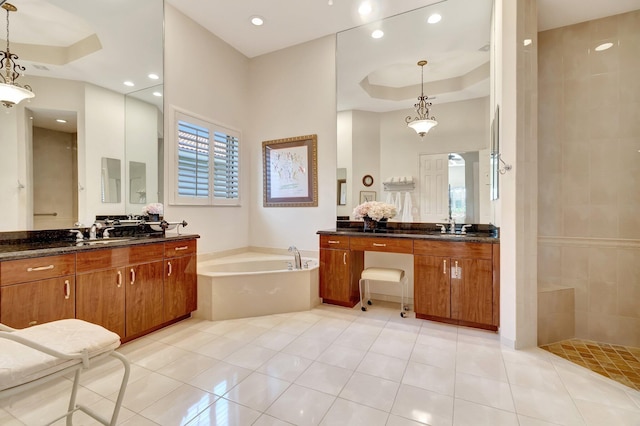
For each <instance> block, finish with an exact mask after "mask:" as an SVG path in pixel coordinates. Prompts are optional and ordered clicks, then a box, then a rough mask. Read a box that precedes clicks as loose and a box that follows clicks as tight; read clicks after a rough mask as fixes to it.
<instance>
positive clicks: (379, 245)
mask: <svg viewBox="0 0 640 426" xmlns="http://www.w3.org/2000/svg"><path fill="white" fill-rule="evenodd" d="M373 246H374V247H386V246H387V245H386V244H380V243H373Z"/></svg>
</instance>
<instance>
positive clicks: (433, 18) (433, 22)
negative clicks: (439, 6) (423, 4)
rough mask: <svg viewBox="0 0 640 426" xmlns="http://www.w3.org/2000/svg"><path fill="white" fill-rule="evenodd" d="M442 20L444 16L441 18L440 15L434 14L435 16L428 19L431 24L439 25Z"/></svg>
mask: <svg viewBox="0 0 640 426" xmlns="http://www.w3.org/2000/svg"><path fill="white" fill-rule="evenodd" d="M441 19H442V16H440V14H438V13H434V14H433V15H431V16H429V18H428V19H427V22H428V23H430V24H437V23H438V22H440V20H441Z"/></svg>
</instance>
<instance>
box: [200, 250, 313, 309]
mask: <svg viewBox="0 0 640 426" xmlns="http://www.w3.org/2000/svg"><path fill="white" fill-rule="evenodd" d="M305 263H306V264H307V266H308V268H304V269H299V270H296V269H293V270H289V264H293V256H292V255H290V256H283V255H273V254H264V253H242V254H240V255H233V256H227V257H222V258H218V259H212V260H206V261H203V262H198V310H197V311H196V312H194V314H193V316H194V317H196V318H201V319H206V320H223V319H232V318H246V317H254V316H260V315H269V314H278V313H285V312H296V311H304V310H308V309H311V308H313V307H314V306H316V305H318V304H319V303H320V297H319V296H318V291H319V289H318V261H317V259H311V258H302V264H303V265H305Z"/></svg>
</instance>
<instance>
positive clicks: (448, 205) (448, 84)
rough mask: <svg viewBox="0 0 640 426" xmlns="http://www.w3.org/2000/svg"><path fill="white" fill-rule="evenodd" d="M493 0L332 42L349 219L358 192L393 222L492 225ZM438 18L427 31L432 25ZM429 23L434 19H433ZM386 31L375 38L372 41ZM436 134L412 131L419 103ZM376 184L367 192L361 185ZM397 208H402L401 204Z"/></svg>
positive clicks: (450, 5)
mask: <svg viewBox="0 0 640 426" xmlns="http://www.w3.org/2000/svg"><path fill="white" fill-rule="evenodd" d="M492 6H493V1H492V0H447V1H445V2H438V3H435V4H432V5H430V6H426V7H423V8H419V9H415V10H413V11H410V12H407V13H404V14H400V15H396V16H393V17H390V18H387V19H385V20H383V21H380V22H376V23H372V24H367V25H363V26H361V27H357V28H353V29H350V30H347V31H344V32H341V33H338V35H337V58H336V61H337V103H338V105H337V109H338V137H337V139H338V160H337V167H338V170H339V176H336V179H337V180H338V181H342V180H346V187H347V189H346V203H345V204H343V205H342V204H338V206H337V214H338V216H350V217H351V218H352V211H353V208H354V207H355V206H356V205H357V204H358V203H359V198H358V196H359V194H360V192H361V191H375V192H376V193H377V194H378V195H377V199H378V200H380V201H389V202H393V203H395V204H396V205H399V206H401V208H402V209H403V210H405V212H404V213H403V214H402V216H401V217H397V218H396V220H402V221H409V222H440V221H443V220H446V218H448V217H452V218H454V219H455V220H456V222H466V223H490V222H493V211H492V203H491V201H490V190H489V184H490V181H489V174H490V142H491V138H490V121H491V117H492V114H491V113H490V87H491V85H490V68H491V66H490V59H491V58H490V50H491V49H490V40H491V34H490V31H491V14H492ZM436 14H437V15H439V16H440V17H441V19H440V21H439V22H436V23H430V22H429V21H430V17H432V16H434V15H436ZM432 20H433V18H432ZM374 30H382V32H383V34H384V35H383V36H382V37H381V38H372V33H373V32H374ZM420 60H426V61H427V62H428V63H427V65H426V66H424V94H425V95H428V96H429V97H430V98H432V97H433V98H434V99H433V101H432V102H433V106H432V107H431V115H433V116H435V118H436V119H437V121H438V125H437V126H436V127H435V128H433V129H432V130H431V131H430V132H429V133H427V134H426V135H425V136H424V137H423V138H421V137H420V136H418V135H417V134H416V132H415V131H414V130H412V129H411V128H409V127H408V126H407V124H406V122H405V118H406V117H407V116H411V117H415V116H416V110H415V108H414V104H415V103H417V101H418V99H417V98H418V96H420V94H421V68H420V66H418V64H417V63H418V61H420ZM366 175H371V176H373V184H372V186H369V187H365V186H364V185H363V182H362V178H363V176H366ZM399 199H400V201H398V200H399Z"/></svg>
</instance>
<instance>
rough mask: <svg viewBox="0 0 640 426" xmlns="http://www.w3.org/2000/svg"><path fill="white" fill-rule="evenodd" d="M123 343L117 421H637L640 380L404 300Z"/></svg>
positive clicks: (90, 385)
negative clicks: (623, 378)
mask: <svg viewBox="0 0 640 426" xmlns="http://www.w3.org/2000/svg"><path fill="white" fill-rule="evenodd" d="M120 351H121V352H122V353H124V354H125V355H126V356H127V357H128V358H129V360H130V361H131V362H132V376H131V379H130V382H129V387H128V389H127V393H126V396H125V400H124V404H123V406H124V408H123V410H122V413H121V416H120V421H119V424H122V425H141V426H145V425H185V424H188V425H214V424H216V425H258V426H267V425H288V424H296V425H318V424H319V425H341V426H343V425H366V426H376V425H388V426H411V425H413V426H419V425H424V424H428V425H474V426H479V425H491V426H499V425H520V426H542V425H557V424H560V425H598V426H605V425H606V426H608V425H616V426H621V425H636V426H637V425H640V392H638V391H637V390H634V389H631V388H629V387H626V386H623V385H621V384H619V383H617V382H614V381H612V380H610V379H607V378H605V377H603V376H600V375H599V374H596V373H594V372H592V371H589V370H587V369H585V368H582V367H580V366H577V365H575V364H573V363H571V362H569V361H567V360H565V359H562V358H560V357H557V356H555V355H553V354H551V353H549V352H547V351H544V350H542V349H540V348H531V349H528V350H522V351H514V350H511V349H509V348H506V347H503V346H501V345H500V343H499V340H498V336H497V335H496V334H495V333H491V332H485V331H479V330H473V329H468V328H463V327H455V326H450V325H445V324H439V323H433V322H429V321H422V320H417V319H415V318H406V319H402V318H400V316H399V314H398V310H397V307H395V306H394V307H393V308H389V307H384V306H380V305H378V304H376V305H374V306H373V307H372V308H371V309H369V311H367V312H361V311H360V310H357V309H345V308H339V307H333V306H327V305H322V306H319V307H318V308H316V309H313V310H311V311H306V312H299V313H291V314H284V315H271V316H265V317H257V318H246V319H241V320H231V321H219V322H209V321H201V320H195V319H189V320H186V321H183V322H181V323H179V324H175V325H173V326H171V327H169V328H166V329H164V330H160V331H158V332H156V333H153V334H151V335H149V336H146V337H144V338H141V339H138V340H136V341H134V342H131V343H128V344H126V345H124V346H123V347H122V348H121V349H120ZM120 374H121V368H119V367H118V366H117V364H116V362H114V361H111V362H106V363H104V364H102V365H100V366H97V367H95V368H93V369H92V370H90V371H88V372H87V373H86V374H84V376H83V381H82V387H81V390H80V392H79V399H80V401H82V402H84V403H85V404H88V405H90V407H91V408H93V409H94V410H96V411H98V412H102V413H105V412H109V410H110V409H111V408H112V407H113V402H112V401H113V400H114V399H115V392H116V390H117V386H118V381H119V380H120ZM69 387H70V381H69V380H68V379H65V378H62V379H60V380H58V381H57V382H54V383H52V384H51V385H48V386H47V387H44V388H42V389H39V390H38V391H36V392H32V393H29V394H26V395H25V396H22V397H20V398H14V399H12V400H5V401H2V402H0V424H1V425H3V426H16V425H18V426H19V425H40V424H43V422H44V421H45V420H46V419H51V418H52V416H53V415H54V413H55V414H56V415H57V414H59V413H61V412H64V409H65V406H66V399H67V397H68V393H67V392H66V391H67V390H68V389H69ZM55 424H56V425H62V424H64V423H63V422H62V421H60V422H57V423H55ZM88 424H93V423H91V422H90V419H88V417H86V416H84V415H83V414H82V413H80V414H77V415H76V416H74V425H88Z"/></svg>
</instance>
